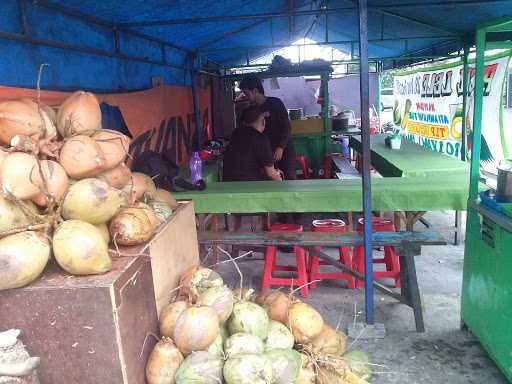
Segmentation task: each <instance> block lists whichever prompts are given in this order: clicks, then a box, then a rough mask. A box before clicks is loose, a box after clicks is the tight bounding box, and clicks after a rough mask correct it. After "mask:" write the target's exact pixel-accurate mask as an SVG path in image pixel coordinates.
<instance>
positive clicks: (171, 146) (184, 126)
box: [0, 86, 211, 164]
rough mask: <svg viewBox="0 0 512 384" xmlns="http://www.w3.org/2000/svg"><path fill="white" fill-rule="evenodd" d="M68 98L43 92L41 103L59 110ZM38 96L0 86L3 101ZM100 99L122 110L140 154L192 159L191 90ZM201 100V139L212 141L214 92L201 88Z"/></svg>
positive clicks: (180, 88)
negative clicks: (166, 153) (168, 153)
mask: <svg viewBox="0 0 512 384" xmlns="http://www.w3.org/2000/svg"><path fill="white" fill-rule="evenodd" d="M68 95H69V93H68V92H56V91H41V101H42V102H43V103H45V104H48V105H50V106H52V107H57V106H59V105H60V104H61V103H62V101H63V100H64V99H65V98H66V97H67V96H68ZM35 96H36V91H35V90H34V89H28V88H14V87H2V86H0V101H4V100H11V99H17V98H22V97H35ZM96 96H97V97H98V99H99V101H100V102H105V103H107V104H110V105H113V106H117V107H119V109H120V110H121V113H122V115H123V118H124V120H125V122H126V125H127V126H128V129H129V130H130V132H131V134H132V135H133V137H134V144H135V147H136V151H138V152H140V151H141V150H142V149H154V150H157V151H171V152H172V153H173V154H174V156H175V160H176V162H177V163H178V164H181V163H183V162H184V161H186V160H187V159H188V155H189V154H190V151H191V149H192V140H193V138H194V135H195V134H196V127H195V119H194V108H193V102H192V90H191V88H190V87H183V86H161V87H156V88H151V89H148V90H144V91H137V92H129V93H115V94H96ZM198 98H199V106H200V111H201V124H202V135H201V137H202V139H203V140H205V139H207V138H211V116H210V110H211V109H210V103H211V100H210V89H209V88H199V89H198ZM103 128H108V127H103ZM136 153H137V152H136Z"/></svg>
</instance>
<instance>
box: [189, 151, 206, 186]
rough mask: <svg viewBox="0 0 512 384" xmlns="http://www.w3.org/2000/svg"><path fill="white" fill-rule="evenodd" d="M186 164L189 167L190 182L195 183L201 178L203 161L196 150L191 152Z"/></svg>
mask: <svg viewBox="0 0 512 384" xmlns="http://www.w3.org/2000/svg"><path fill="white" fill-rule="evenodd" d="M188 166H189V167H190V178H191V179H192V183H194V184H196V183H197V182H199V181H200V180H202V179H203V161H202V160H201V157H200V156H199V152H198V151H194V152H193V153H192V156H190V159H189V161H188Z"/></svg>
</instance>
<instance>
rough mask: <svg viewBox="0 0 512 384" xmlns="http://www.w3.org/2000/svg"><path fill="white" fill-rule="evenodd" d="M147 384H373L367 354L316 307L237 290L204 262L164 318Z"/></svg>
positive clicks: (279, 295)
mask: <svg viewBox="0 0 512 384" xmlns="http://www.w3.org/2000/svg"><path fill="white" fill-rule="evenodd" d="M159 322H160V337H161V339H160V340H159V341H158V343H157V344H156V346H155V348H154V349H153V351H152V352H151V354H150V356H149V360H148V362H147V366H146V378H147V381H148V384H164V383H166V384H173V383H176V384H193V383H202V384H219V383H226V384H260V383H261V384H292V383H295V384H331V383H332V384H334V383H336V384H340V383H341V384H342V383H351V384H365V383H366V384H367V383H368V382H367V381H366V380H367V379H369V378H370V375H371V370H370V363H369V361H368V357H367V356H366V355H365V354H364V353H362V352H358V351H351V352H347V344H346V340H347V336H346V335H345V334H344V333H343V332H341V331H339V330H337V329H334V328H332V327H330V326H329V325H327V324H326V323H325V322H324V320H323V318H322V316H321V315H320V313H318V312H317V311H316V310H315V309H314V308H313V307H312V306H311V305H309V304H306V303H303V302H301V301H299V300H298V299H296V298H295V297H294V296H293V291H292V292H290V293H289V294H287V293H285V292H282V291H279V290H270V291H267V292H264V293H262V294H260V295H259V296H256V295H255V293H254V291H253V290H245V289H241V288H238V289H235V290H231V289H230V288H228V287H227V286H225V285H224V282H223V279H222V277H221V276H220V275H219V274H218V273H217V272H215V271H213V270H211V269H209V268H204V267H193V268H190V269H189V270H187V271H186V272H185V273H184V274H183V276H182V277H181V281H180V290H179V294H178V296H177V299H176V300H175V301H174V302H172V303H170V304H169V305H167V307H165V308H164V309H163V311H162V313H161V315H160V319H159Z"/></svg>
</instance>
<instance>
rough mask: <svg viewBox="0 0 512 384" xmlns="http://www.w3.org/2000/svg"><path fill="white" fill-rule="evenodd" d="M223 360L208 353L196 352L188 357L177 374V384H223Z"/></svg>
mask: <svg viewBox="0 0 512 384" xmlns="http://www.w3.org/2000/svg"><path fill="white" fill-rule="evenodd" d="M223 363H224V362H223V360H222V359H221V358H219V357H217V356H214V355H212V354H210V353H208V352H205V351H200V352H194V353H192V354H191V355H189V356H187V358H186V359H185V361H183V363H182V364H181V365H180V367H179V368H178V371H177V372H176V376H175V380H176V384H199V383H200V384H219V383H222V367H223Z"/></svg>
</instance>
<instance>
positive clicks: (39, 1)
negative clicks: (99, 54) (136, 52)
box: [32, 0, 194, 54]
mask: <svg viewBox="0 0 512 384" xmlns="http://www.w3.org/2000/svg"><path fill="white" fill-rule="evenodd" d="M32 4H33V5H36V6H40V7H43V8H46V9H50V10H52V11H56V12H59V13H62V14H64V15H66V16H70V17H73V18H76V19H80V20H85V21H88V22H90V23H93V24H96V25H99V26H102V27H105V28H108V29H111V30H112V31H113V33H114V34H115V33H116V32H117V31H121V32H124V33H126V34H128V35H132V36H135V37H139V38H141V39H144V40H147V41H151V42H154V43H158V44H161V45H165V46H167V47H169V48H172V49H175V50H178V51H182V52H185V53H189V54H190V53H193V52H194V51H193V50H191V49H189V48H186V47H182V46H179V45H177V44H174V43H173V42H170V41H167V40H163V39H159V38H157V37H154V36H151V35H147V34H145V33H142V32H139V31H134V30H133V29H130V28H127V27H125V26H123V25H119V24H115V23H111V22H109V21H107V20H104V19H101V18H99V17H97V16H92V15H89V14H86V13H83V12H81V11H78V10H76V9H73V8H69V7H66V6H63V5H60V4H56V3H53V2H51V1H48V0H32Z"/></svg>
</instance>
